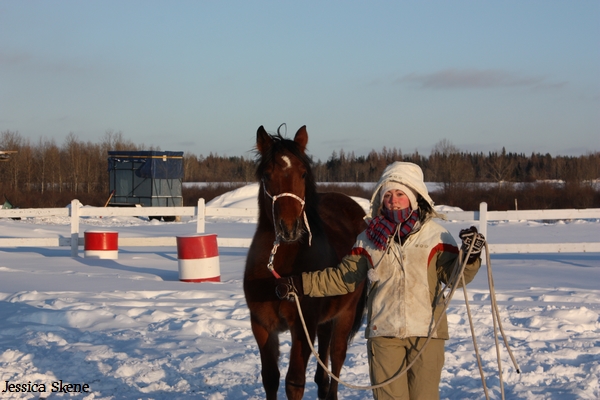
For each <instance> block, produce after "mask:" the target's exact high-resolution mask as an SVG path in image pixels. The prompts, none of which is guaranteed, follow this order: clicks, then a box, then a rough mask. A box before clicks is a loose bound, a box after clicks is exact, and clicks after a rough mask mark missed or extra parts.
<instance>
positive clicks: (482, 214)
mask: <svg viewBox="0 0 600 400" xmlns="http://www.w3.org/2000/svg"><path fill="white" fill-rule="evenodd" d="M487 223H488V216H487V203H486V202H485V201H484V202H481V203H479V233H481V234H482V235H483V236H484V237H485V239H486V240H488V236H487ZM481 253H482V254H481V264H486V256H485V249H483V251H482V252H481Z"/></svg>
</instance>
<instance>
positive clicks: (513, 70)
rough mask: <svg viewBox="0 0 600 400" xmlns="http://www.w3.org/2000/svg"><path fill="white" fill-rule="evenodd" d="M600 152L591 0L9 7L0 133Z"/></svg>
mask: <svg viewBox="0 0 600 400" xmlns="http://www.w3.org/2000/svg"><path fill="white" fill-rule="evenodd" d="M282 123H286V124H287V136H290V137H293V134H294V133H295V132H296V130H297V129H298V128H299V127H300V126H302V125H306V126H307V129H308V133H309V143H308V151H309V153H310V154H312V155H313V156H314V157H315V158H316V159H321V160H323V161H325V160H326V159H327V158H328V157H329V156H331V154H332V152H333V151H336V152H339V150H340V149H343V150H344V151H345V152H346V153H350V152H354V153H355V155H366V154H368V152H369V151H371V150H373V149H374V150H377V151H380V150H381V149H382V148H383V147H384V146H386V147H387V148H393V147H395V148H398V149H401V150H402V151H403V152H404V153H413V152H414V151H419V153H422V154H425V155H428V154H429V153H430V152H431V149H432V147H433V146H434V145H435V144H436V143H438V142H440V141H441V140H443V139H446V140H448V141H450V142H451V143H452V144H454V145H455V146H456V147H457V148H459V149H460V150H464V151H471V152H478V151H483V152H488V151H497V150H500V149H502V147H505V148H506V150H507V151H512V152H519V153H521V152H523V153H526V154H530V153H531V152H541V153H550V154H553V155H581V154H587V153H588V152H590V151H599V150H600V2H599V1H596V0H594V1H548V0H544V1H422V2H421V1H419V2H416V1H414V2H413V1H411V2H404V1H302V2H300V1H296V2H292V1H168V2H167V1H147V0H145V1H141V0H140V1H124V0H121V1H111V0H102V1H94V0H91V1H61V0H54V1H22V0H0V132H4V131H6V130H9V131H18V132H19V133H20V135H21V136H22V137H24V138H28V139H30V140H31V141H32V143H37V141H38V140H39V139H40V138H54V139H55V140H56V142H57V144H62V143H63V141H64V139H65V137H66V136H67V135H68V134H69V133H74V134H75V135H76V136H77V137H78V138H79V139H80V140H82V141H91V142H100V141H101V140H102V139H103V137H104V136H105V133H106V132H107V131H113V132H122V133H123V135H124V137H125V138H126V139H129V140H131V141H133V142H135V143H138V144H142V143H143V144H145V145H148V146H150V145H152V146H159V147H160V148H161V149H162V150H172V151H180V150H183V151H186V152H191V153H193V154H196V155H208V154H209V153H211V152H212V153H216V154H219V155H227V156H252V148H253V146H254V143H255V137H256V136H255V135H256V130H257V128H258V127H259V126H260V125H264V127H265V128H266V129H267V131H270V132H275V131H276V130H277V127H278V126H279V125H280V124H282Z"/></svg>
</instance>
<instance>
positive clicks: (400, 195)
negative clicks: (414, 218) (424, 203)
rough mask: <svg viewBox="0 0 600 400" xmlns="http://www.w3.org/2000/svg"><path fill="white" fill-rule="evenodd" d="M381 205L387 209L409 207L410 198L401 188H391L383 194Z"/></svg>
mask: <svg viewBox="0 0 600 400" xmlns="http://www.w3.org/2000/svg"><path fill="white" fill-rule="evenodd" d="M383 206H384V207H385V208H386V209H387V210H403V209H405V208H408V207H410V200H409V198H408V196H407V195H405V194H404V192H403V191H402V190H399V189H392V190H388V191H387V192H385V194H384V195H383Z"/></svg>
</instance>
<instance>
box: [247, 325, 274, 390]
mask: <svg viewBox="0 0 600 400" xmlns="http://www.w3.org/2000/svg"><path fill="white" fill-rule="evenodd" d="M252 333H253V334H254V338H255V339H256V343H257V344H258V349H259V351H260V362H261V366H262V368H261V371H260V375H261V377H262V381H263V386H264V388H265V394H266V398H267V400H276V399H277V390H278V389H279V366H278V361H279V336H278V335H277V332H269V331H268V330H267V329H266V328H265V327H264V326H262V325H261V324H259V323H258V322H255V321H252Z"/></svg>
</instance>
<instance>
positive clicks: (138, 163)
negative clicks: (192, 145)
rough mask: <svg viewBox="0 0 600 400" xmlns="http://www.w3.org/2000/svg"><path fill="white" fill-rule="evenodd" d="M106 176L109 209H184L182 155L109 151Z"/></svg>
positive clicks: (178, 152) (170, 152) (162, 152)
mask: <svg viewBox="0 0 600 400" xmlns="http://www.w3.org/2000/svg"><path fill="white" fill-rule="evenodd" d="M108 174H109V179H110V183H109V188H110V192H111V193H113V195H112V197H111V199H110V202H109V205H110V206H113V207H114V206H116V207H118V206H135V205H137V204H139V205H141V206H144V207H152V206H156V207H181V206H183V196H182V193H181V187H182V182H183V152H182V151H109V152H108ZM113 191H114V192H113ZM173 218H174V217H173ZM165 219H166V218H165Z"/></svg>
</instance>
